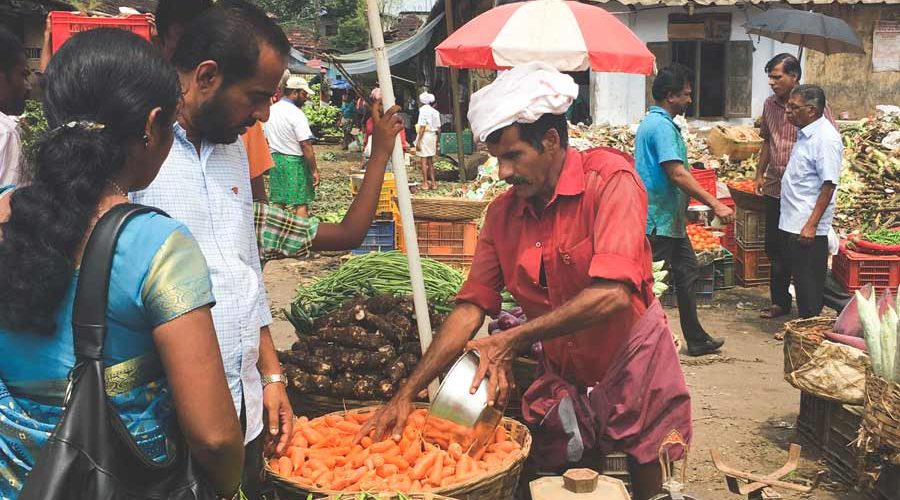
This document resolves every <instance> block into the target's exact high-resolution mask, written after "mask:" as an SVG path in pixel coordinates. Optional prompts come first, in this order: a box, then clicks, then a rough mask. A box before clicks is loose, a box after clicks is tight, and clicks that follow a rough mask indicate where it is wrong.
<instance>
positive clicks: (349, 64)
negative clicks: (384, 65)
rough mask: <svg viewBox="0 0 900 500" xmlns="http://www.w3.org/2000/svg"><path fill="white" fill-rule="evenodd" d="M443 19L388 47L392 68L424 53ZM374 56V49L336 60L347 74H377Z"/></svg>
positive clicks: (442, 15)
mask: <svg viewBox="0 0 900 500" xmlns="http://www.w3.org/2000/svg"><path fill="white" fill-rule="evenodd" d="M443 18H444V14H443V13H441V14H440V15H439V16H438V17H436V18H434V19H432V20H431V22H429V23H428V24H426V25H425V26H423V27H422V28H421V29H420V30H419V31H417V32H416V34H415V35H413V36H411V37H409V38H407V39H406V40H403V41H401V42H396V43H392V44H390V45H386V46H385V49H387V54H388V62H389V63H390V64H391V66H393V65H395V64H399V63H402V62H403V61H406V60H407V59H410V58H411V57H413V56H415V55H416V54H418V53H419V52H422V50H423V49H424V48H425V47H427V46H428V42H430V41H431V32H432V31H434V28H435V27H436V26H437V25H438V23H439V22H440V21H441V20H442V19H443ZM372 54H373V52H372V49H369V50H363V51H360V52H353V53H352V54H344V55H341V56H337V57H335V58H334V59H335V61H338V62H340V63H342V65H343V67H344V70H345V71H346V72H347V74H350V75H361V74H364V73H374V72H375V58H374V56H373V55H372Z"/></svg>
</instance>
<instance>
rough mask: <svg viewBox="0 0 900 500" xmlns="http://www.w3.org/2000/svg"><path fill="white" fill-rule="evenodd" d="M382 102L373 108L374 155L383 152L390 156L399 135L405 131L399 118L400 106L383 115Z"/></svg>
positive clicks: (393, 107) (392, 107)
mask: <svg viewBox="0 0 900 500" xmlns="http://www.w3.org/2000/svg"><path fill="white" fill-rule="evenodd" d="M381 111H382V109H381V101H380V100H379V101H377V102H376V103H375V106H374V107H373V108H372V154H373V155H374V153H375V151H383V152H385V153H386V154H388V155H390V154H391V153H392V152H393V151H394V144H395V143H396V138H397V134H399V133H400V131H401V130H403V121H402V120H400V117H399V116H397V113H399V112H400V106H391V108H390V109H388V110H387V112H385V113H384V114H382V112H381Z"/></svg>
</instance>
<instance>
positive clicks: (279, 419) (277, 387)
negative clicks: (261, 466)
mask: <svg viewBox="0 0 900 500" xmlns="http://www.w3.org/2000/svg"><path fill="white" fill-rule="evenodd" d="M263 413H264V415H263V422H265V424H266V429H265V431H264V432H267V433H268V435H269V439H270V440H271V441H270V443H274V444H275V450H274V451H275V453H283V452H284V450H285V449H286V448H287V445H288V441H289V440H290V439H291V435H292V433H293V430H294V410H293V409H292V408H291V402H290V400H289V399H288V395H287V388H286V387H285V386H284V384H281V383H278V382H275V383H272V384H269V385H267V386H265V387H264V388H263Z"/></svg>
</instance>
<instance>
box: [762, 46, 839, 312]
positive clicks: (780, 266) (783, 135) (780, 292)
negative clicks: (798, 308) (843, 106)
mask: <svg viewBox="0 0 900 500" xmlns="http://www.w3.org/2000/svg"><path fill="white" fill-rule="evenodd" d="M766 73H767V74H768V75H769V87H771V88H772V92H773V95H771V96H769V98H768V99H766V102H765V104H764V105H763V112H762V117H761V118H760V132H761V134H762V136H763V138H764V139H765V141H766V142H765V143H764V144H763V147H762V151H760V154H759V164H758V165H757V167H756V193H757V194H759V195H762V196H763V198H764V199H765V203H766V255H767V256H768V257H769V262H770V263H771V265H772V269H771V275H770V278H769V295H770V296H771V299H772V305H771V306H770V307H769V308H768V309H764V310H763V311H762V313H760V316H761V317H763V318H777V317H779V316H784V315H786V314H788V313H790V312H791V301H792V299H791V294H790V293H789V292H788V288H789V287H790V286H791V272H790V269H789V266H788V263H787V254H786V250H785V249H786V245H787V242H786V241H785V239H784V237H783V233H782V232H781V231H779V230H778V220H779V219H780V218H781V179H782V177H783V176H784V171H785V169H786V168H787V164H788V160H790V158H791V150H793V148H794V143H796V142H797V130H798V129H797V127H796V126H795V125H794V124H792V123H791V122H790V121H788V117H787V111H786V106H787V102H788V99H789V98H790V96H791V91H792V90H793V89H794V87H796V86H797V85H798V84H799V83H800V76H801V75H802V70H801V68H800V61H799V60H797V58H796V57H794V56H792V55H790V54H778V55H777V56H775V57H773V58H772V60H771V61H769V62H768V64H766ZM825 118H826V119H828V121H830V122H831V124H832V125H834V118H833V117H832V115H831V108H829V107H828V106H826V107H825ZM834 126H835V128H837V126H836V125H834Z"/></svg>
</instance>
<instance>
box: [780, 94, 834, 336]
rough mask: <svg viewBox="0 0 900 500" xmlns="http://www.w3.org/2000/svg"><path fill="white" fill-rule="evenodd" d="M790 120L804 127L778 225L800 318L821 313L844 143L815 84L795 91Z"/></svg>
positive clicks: (786, 181)
mask: <svg viewBox="0 0 900 500" xmlns="http://www.w3.org/2000/svg"><path fill="white" fill-rule="evenodd" d="M785 110H786V112H787V117H788V120H790V122H791V123H793V124H794V125H796V126H797V127H798V128H799V129H800V130H799V131H798V132H797V142H796V143H795V144H794V148H793V150H792V151H791V159H790V160H789V161H788V165H787V168H786V169H785V172H784V177H782V179H781V217H780V219H779V223H778V228H779V229H780V230H781V231H783V236H784V238H785V241H787V254H788V264H789V266H790V269H791V275H792V276H793V278H794V290H795V291H796V294H797V311H798V313H799V315H800V317H802V318H811V317H814V316H818V315H819V313H821V312H822V307H823V305H824V293H825V275H826V271H827V265H828V232H829V231H830V229H831V221H832V219H833V218H834V203H835V198H836V195H835V191H836V190H837V183H838V179H840V176H841V157H842V155H843V152H844V145H843V143H842V141H841V135H840V133H838V131H837V130H836V129H835V128H834V126H833V125H832V124H831V122H829V121H828V119H827V118H826V117H825V116H824V113H825V92H823V91H822V89H821V88H819V87H817V86H815V85H800V86H797V87H795V88H794V90H793V91H791V96H790V99H788V102H787V105H786V106H785Z"/></svg>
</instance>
